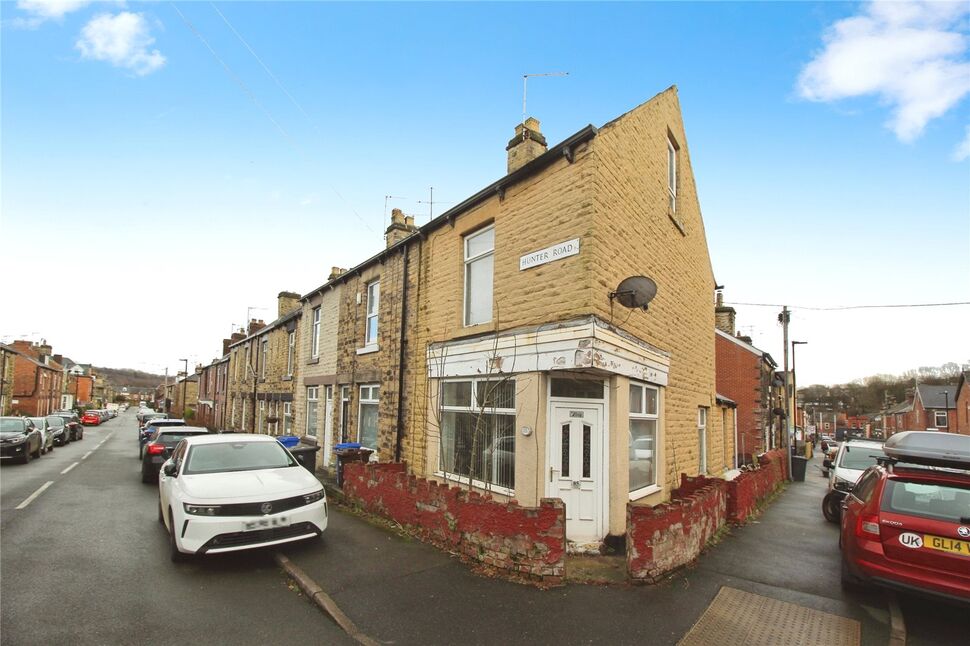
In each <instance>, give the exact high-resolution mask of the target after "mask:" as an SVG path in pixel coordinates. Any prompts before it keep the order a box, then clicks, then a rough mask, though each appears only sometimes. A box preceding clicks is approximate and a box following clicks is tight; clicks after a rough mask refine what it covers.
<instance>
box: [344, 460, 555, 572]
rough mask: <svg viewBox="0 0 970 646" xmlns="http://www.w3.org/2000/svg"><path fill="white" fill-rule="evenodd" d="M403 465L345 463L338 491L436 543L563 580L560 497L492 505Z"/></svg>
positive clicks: (512, 568)
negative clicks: (527, 504)
mask: <svg viewBox="0 0 970 646" xmlns="http://www.w3.org/2000/svg"><path fill="white" fill-rule="evenodd" d="M406 470H407V466H406V465H405V464H401V463H398V464H357V463H349V464H346V465H344V488H343V492H344V495H345V496H346V497H347V499H348V500H349V501H350V502H352V503H354V504H357V505H359V506H361V507H363V508H364V509H365V510H366V511H368V512H370V513H374V514H378V515H380V516H384V517H386V518H390V519H392V520H394V521H395V522H397V523H399V524H400V525H402V526H404V527H406V528H407V529H408V530H410V531H412V532H414V533H415V534H416V535H418V536H419V537H420V538H421V539H422V540H425V541H427V542H429V543H432V544H434V545H437V546H438V547H441V548H444V549H447V550H451V551H456V552H459V553H460V554H462V555H464V556H465V557H467V558H469V559H471V560H474V561H478V562H481V563H483V564H486V565H489V566H492V567H496V568H499V569H503V570H507V571H509V572H512V573H515V574H518V575H522V576H525V577H527V578H530V579H534V580H537V581H542V582H544V583H554V584H557V583H560V582H561V581H562V577H563V575H564V574H565V571H566V562H565V558H566V508H565V506H564V505H563V503H562V501H561V500H559V499H558V498H556V499H552V498H543V499H542V501H541V502H540V506H539V507H537V508H536V507H520V506H519V505H518V504H516V503H514V502H510V503H499V502H496V501H494V500H492V499H491V497H489V496H487V495H482V494H479V493H476V492H474V491H467V490H464V489H459V488H457V487H449V486H447V485H442V484H440V483H438V482H435V481H433V480H425V479H423V478H416V477H414V476H409V475H407V473H406Z"/></svg>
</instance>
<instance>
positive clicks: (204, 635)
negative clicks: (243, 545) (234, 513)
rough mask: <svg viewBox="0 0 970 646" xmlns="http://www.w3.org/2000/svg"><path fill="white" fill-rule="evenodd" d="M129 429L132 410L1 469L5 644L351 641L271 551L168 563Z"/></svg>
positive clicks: (1, 628)
mask: <svg viewBox="0 0 970 646" xmlns="http://www.w3.org/2000/svg"><path fill="white" fill-rule="evenodd" d="M135 427H136V422H135V416H134V411H133V410H132V411H129V412H128V413H124V414H122V415H121V416H119V417H118V418H116V419H113V420H110V421H108V422H106V423H105V424H103V425H101V426H98V427H87V428H86V429H85V433H84V439H83V440H81V441H79V442H73V443H71V444H69V445H67V446H65V447H59V448H57V449H55V450H54V452H53V453H49V454H47V455H45V456H42V457H41V459H40V460H32V461H31V462H30V464H27V465H15V464H7V463H4V464H3V467H2V469H0V568H2V573H3V576H2V579H0V603H2V613H0V641H2V643H3V644H4V645H5V646H14V645H17V644H51V645H54V644H72V645H73V646H76V645H78V644H146V643H151V644H176V643H178V644H186V643H190V644H191V643H205V644H271V643H281V642H292V643H304V644H310V643H326V644H340V643H352V642H351V641H350V640H349V638H348V637H347V636H346V635H345V634H344V633H343V632H341V631H340V629H339V628H337V626H336V625H335V624H334V623H333V622H332V621H331V620H330V619H329V618H327V617H326V616H324V615H323V614H322V613H321V612H320V611H319V610H318V609H317V608H316V607H315V606H314V605H312V604H311V603H310V602H309V601H308V600H307V599H306V598H305V597H304V596H303V595H302V594H300V593H299V591H298V590H297V589H296V588H295V586H294V585H293V584H292V583H291V582H290V580H289V578H288V577H287V576H286V575H285V574H284V573H283V572H282V570H280V569H279V567H278V566H277V565H276V564H275V563H274V562H273V558H272V553H271V552H269V551H247V552H241V553H237V554H229V555H221V556H212V557H207V558H204V559H196V560H193V561H192V562H189V563H185V564H177V565H176V564H173V563H171V561H170V560H169V557H168V544H167V540H166V535H165V533H164V530H163V529H162V527H161V526H160V525H159V524H158V522H157V517H156V505H157V495H158V494H157V489H156V487H155V486H154V485H145V484H142V482H141V480H140V462H139V461H138V460H137V458H136V453H137V443H136V442H137V441H136V431H135ZM47 483H51V484H49V485H48V484H47ZM45 485H46V489H44V490H43V491H42V492H41V493H39V494H38V495H36V496H35V497H34V498H33V500H31V501H30V502H29V503H28V504H27V505H26V506H24V507H23V508H21V509H17V507H18V506H22V505H23V503H24V502H25V501H27V500H28V499H30V497H31V496H32V495H33V494H35V493H36V492H37V491H38V490H39V489H40V488H41V487H44V486H45Z"/></svg>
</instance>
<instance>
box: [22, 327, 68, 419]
mask: <svg viewBox="0 0 970 646" xmlns="http://www.w3.org/2000/svg"><path fill="white" fill-rule="evenodd" d="M9 347H12V348H13V350H14V353H13V357H14V377H13V391H12V399H11V402H10V409H11V411H12V412H13V414H15V415H16V414H19V415H26V416H28V417H40V416H43V415H48V414H50V413H51V411H55V410H57V409H58V408H59V407H60V404H61V389H62V387H63V379H64V368H63V367H62V366H61V365H60V364H59V363H57V362H56V361H54V360H53V359H52V358H51V347H50V346H49V345H47V344H46V343H42V344H40V345H37V344H33V343H31V342H30V341H14V342H13V343H12V344H11V346H9Z"/></svg>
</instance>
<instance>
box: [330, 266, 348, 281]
mask: <svg viewBox="0 0 970 646" xmlns="http://www.w3.org/2000/svg"><path fill="white" fill-rule="evenodd" d="M346 273H347V270H346V269H344V268H342V267H331V268H330V275H329V276H327V281H328V282H329V281H331V280H333V279H334V278H339V277H340V276H343V275H344V274H346Z"/></svg>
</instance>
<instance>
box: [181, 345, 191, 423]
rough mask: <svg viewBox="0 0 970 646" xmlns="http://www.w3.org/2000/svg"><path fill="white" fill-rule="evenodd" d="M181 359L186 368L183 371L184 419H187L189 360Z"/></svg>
mask: <svg viewBox="0 0 970 646" xmlns="http://www.w3.org/2000/svg"><path fill="white" fill-rule="evenodd" d="M179 361H181V362H182V363H183V364H185V370H184V371H183V373H182V419H185V402H186V394H185V389H186V388H188V385H189V360H188V359H179Z"/></svg>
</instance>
